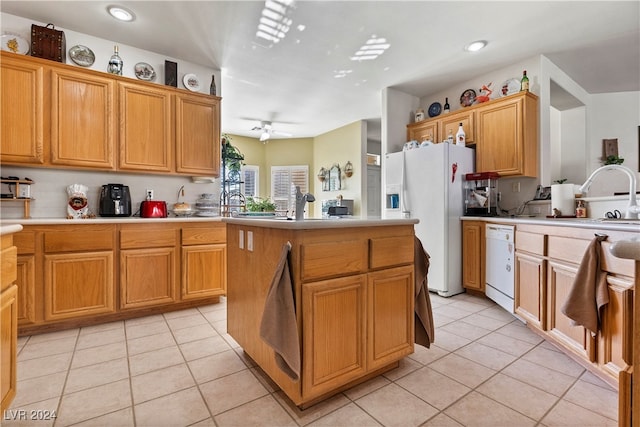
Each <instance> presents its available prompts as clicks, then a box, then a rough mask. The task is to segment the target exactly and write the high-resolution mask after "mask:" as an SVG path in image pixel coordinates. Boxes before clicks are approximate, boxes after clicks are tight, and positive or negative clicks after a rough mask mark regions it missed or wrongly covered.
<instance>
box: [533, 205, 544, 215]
mask: <svg viewBox="0 0 640 427" xmlns="http://www.w3.org/2000/svg"><path fill="white" fill-rule="evenodd" d="M531 209H532V211H533V214H534V215H540V213H541V212H542V211H541V209H540V206H534V207H533V208H531Z"/></svg>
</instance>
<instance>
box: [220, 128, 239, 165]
mask: <svg viewBox="0 0 640 427" xmlns="http://www.w3.org/2000/svg"><path fill="white" fill-rule="evenodd" d="M221 140H222V159H223V161H224V165H225V167H226V168H227V169H228V170H229V172H236V173H240V168H241V167H242V161H243V160H244V156H243V155H242V153H240V150H238V148H237V147H235V146H233V145H231V136H229V135H228V134H226V133H223V134H222V138H221Z"/></svg>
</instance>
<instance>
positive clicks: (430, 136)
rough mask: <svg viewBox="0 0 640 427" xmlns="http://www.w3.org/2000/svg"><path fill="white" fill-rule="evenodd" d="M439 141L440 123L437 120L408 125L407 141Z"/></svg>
mask: <svg viewBox="0 0 640 427" xmlns="http://www.w3.org/2000/svg"><path fill="white" fill-rule="evenodd" d="M426 140H429V141H433V142H440V141H442V140H440V141H438V122H437V121H435V120H423V121H421V122H417V123H411V124H409V125H407V141H418V142H419V143H420V142H422V141H426Z"/></svg>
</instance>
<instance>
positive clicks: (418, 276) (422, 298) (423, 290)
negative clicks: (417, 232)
mask: <svg viewBox="0 0 640 427" xmlns="http://www.w3.org/2000/svg"><path fill="white" fill-rule="evenodd" d="M414 242H415V244H414V265H415V267H414V269H415V271H414V275H415V288H416V289H415V295H416V296H415V308H414V310H415V339H414V342H415V343H416V344H419V345H422V346H424V347H427V348H429V347H430V346H431V343H432V342H433V341H434V338H435V331H434V327H433V312H432V311H431V299H430V298H429V282H428V280H427V273H428V272H429V254H428V253H427V252H426V251H425V250H424V248H423V247H422V242H421V241H420V239H418V237H415V238H414Z"/></svg>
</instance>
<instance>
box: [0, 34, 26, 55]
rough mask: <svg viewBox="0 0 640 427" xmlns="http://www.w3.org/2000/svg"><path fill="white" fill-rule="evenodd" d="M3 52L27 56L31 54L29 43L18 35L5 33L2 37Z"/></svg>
mask: <svg viewBox="0 0 640 427" xmlns="http://www.w3.org/2000/svg"><path fill="white" fill-rule="evenodd" d="M2 50H6V51H7V52H13V53H21V54H23V55H26V54H27V53H29V43H28V42H27V41H26V40H25V39H23V38H22V37H20V36H19V35H17V34H11V33H4V34H3V35H2Z"/></svg>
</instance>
